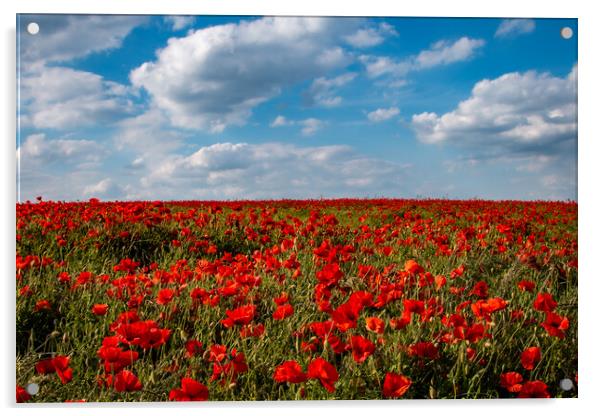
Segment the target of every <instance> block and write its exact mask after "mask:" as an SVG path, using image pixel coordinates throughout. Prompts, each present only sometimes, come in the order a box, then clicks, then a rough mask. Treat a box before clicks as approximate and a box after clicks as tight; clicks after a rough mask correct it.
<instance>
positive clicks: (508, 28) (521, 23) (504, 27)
mask: <svg viewBox="0 0 602 416" xmlns="http://www.w3.org/2000/svg"><path fill="white" fill-rule="evenodd" d="M534 30H535V20H533V19H504V20H502V23H500V25H499V26H498V28H497V30H496V31H495V37H496V38H512V37H516V36H520V35H525V34H527V33H531V32H533V31H534Z"/></svg>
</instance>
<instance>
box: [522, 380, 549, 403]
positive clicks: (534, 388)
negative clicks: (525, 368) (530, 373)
mask: <svg viewBox="0 0 602 416" xmlns="http://www.w3.org/2000/svg"><path fill="white" fill-rule="evenodd" d="M518 397H519V398H521V399H525V398H538V399H547V398H549V397H550V393H549V392H548V386H547V385H546V383H544V382H543V381H539V380H535V381H527V382H526V383H525V384H523V388H522V389H521V390H520V393H519V394H518Z"/></svg>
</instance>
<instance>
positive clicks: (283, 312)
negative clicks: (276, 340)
mask: <svg viewBox="0 0 602 416" xmlns="http://www.w3.org/2000/svg"><path fill="white" fill-rule="evenodd" d="M293 312H294V309H293V307H292V305H291V304H290V303H285V304H284V305H279V306H278V307H277V308H276V310H275V311H274V313H273V314H272V318H274V319H275V320H276V321H280V320H282V319H285V318H287V317H289V316H291V315H292V314H293Z"/></svg>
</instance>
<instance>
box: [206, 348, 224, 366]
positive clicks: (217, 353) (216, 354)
mask: <svg viewBox="0 0 602 416" xmlns="http://www.w3.org/2000/svg"><path fill="white" fill-rule="evenodd" d="M226 356H227V350H226V346H225V345H218V344H216V345H212V346H211V348H209V361H210V362H214V363H216V362H217V363H218V362H221V361H223V360H224V359H225V358H226Z"/></svg>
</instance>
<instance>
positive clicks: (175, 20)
mask: <svg viewBox="0 0 602 416" xmlns="http://www.w3.org/2000/svg"><path fill="white" fill-rule="evenodd" d="M163 20H165V23H167V24H168V25H170V26H171V29H172V30H173V31H178V30H182V29H185V28H187V27H189V26H192V25H193V24H194V22H195V20H196V17H195V16H165V17H164V18H163Z"/></svg>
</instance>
